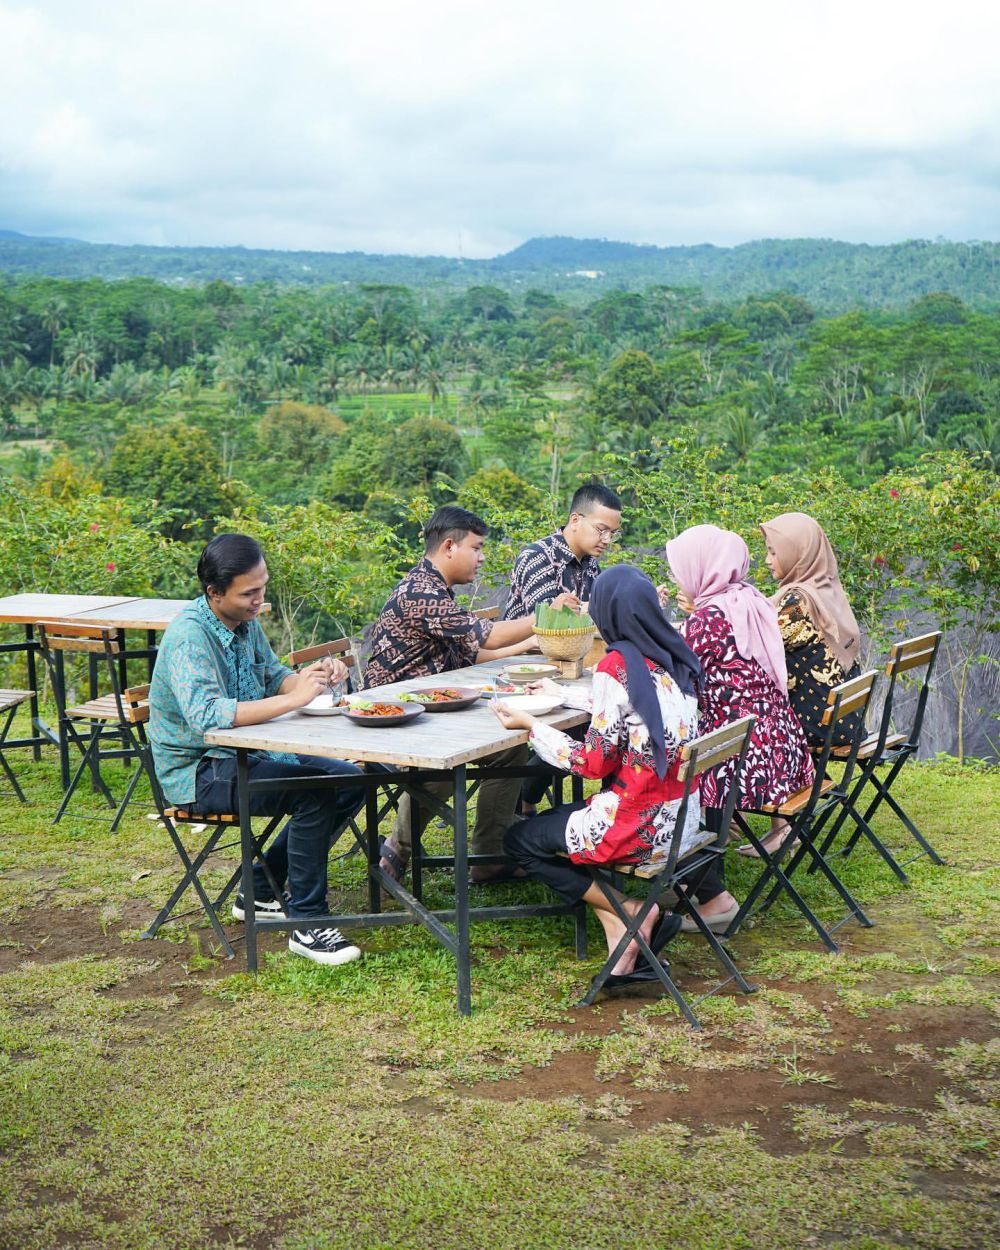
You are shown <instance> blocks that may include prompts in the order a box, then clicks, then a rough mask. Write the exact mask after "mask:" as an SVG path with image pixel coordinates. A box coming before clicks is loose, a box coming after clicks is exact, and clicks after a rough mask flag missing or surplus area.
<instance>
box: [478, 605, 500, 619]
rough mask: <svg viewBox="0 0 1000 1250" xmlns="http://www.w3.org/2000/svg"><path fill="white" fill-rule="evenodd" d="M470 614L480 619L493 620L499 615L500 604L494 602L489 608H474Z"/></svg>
mask: <svg viewBox="0 0 1000 1250" xmlns="http://www.w3.org/2000/svg"><path fill="white" fill-rule="evenodd" d="M472 615H473V616H475V617H477V618H478V619H479V620H481V621H495V620H496V619H497V617H498V616H499V615H500V605H499V604H497V603H495V604H493V606H492V607H490V608H476V610H475V611H474V612H473V613H472Z"/></svg>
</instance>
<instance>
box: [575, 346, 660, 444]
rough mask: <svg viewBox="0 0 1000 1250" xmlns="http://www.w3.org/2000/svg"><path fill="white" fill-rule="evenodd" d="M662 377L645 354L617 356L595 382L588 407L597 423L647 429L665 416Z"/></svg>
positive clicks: (631, 352)
mask: <svg viewBox="0 0 1000 1250" xmlns="http://www.w3.org/2000/svg"><path fill="white" fill-rule="evenodd" d="M664 391H665V387H664V383H663V376H662V374H661V373H660V370H659V369H658V368H657V367H656V365H655V364H654V363H653V361H652V360H651V359H650V358H649V356H647V354H646V353H645V352H639V351H626V352H622V353H621V355H619V356H616V357H615V359H614V360H613V361H612V362H611V365H610V367H609V368H608V369H607V370H606V371H605V372H604V373H603V374H601V376H600V377H599V378H598V380H597V384H596V386H595V387H594V389H593V392H592V395H591V407H592V409H593V411H594V414H595V416H597V417H598V418H599V419H600V420H603V421H610V422H612V423H614V424H617V425H626V426H648V425H652V423H653V422H654V421H656V420H658V419H659V418H661V417H664V416H666V403H665V394H664Z"/></svg>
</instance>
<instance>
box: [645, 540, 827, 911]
mask: <svg viewBox="0 0 1000 1250" xmlns="http://www.w3.org/2000/svg"><path fill="white" fill-rule="evenodd" d="M667 561H668V563H669V565H670V572H671V574H672V576H673V579H674V582H675V584H676V586H677V590H678V594H677V602H678V605H679V606H680V608H681V610H682V611H683V612H686V613H687V614H688V617H687V620H686V621H685V622H684V624H683V625H682V626H681V633H682V634H683V635H684V639H685V641H686V642H687V644H688V646H689V647H690V648H691V650H692V651H693V652H694V653H695V655H696V656H697V657H698V659H699V660H700V661H701V664H702V668H703V669H704V670H705V685H704V690H703V692H702V695H701V697H700V698H699V700H698V713H699V714H698V731H699V733H710V732H711V731H712V730H713V729H718V728H720V727H721V726H722V725H727V724H729V723H730V722H732V721H735V720H739V719H740V717H742V716H755V717H756V718H757V722H756V724H755V725H754V730H753V737H752V738H751V742H750V747H749V750H748V751H747V756H746V759H745V761H744V764H743V771H742V773H741V774H740V792H739V797H738V799H737V801H736V805H737V807H738V808H740V809H752V810H759V809H760V808H761V807H763V806H765V805H766V804H770V803H781V802H782V801H783V800H784V799H787V798H788V796H789V795H791V794H794V793H795V792H796V790H801V789H802V788H803V786H807V785H809V784H810V783H811V782H812V779H813V763H812V758H811V756H810V755H809V747H808V745H807V743H806V737H805V734H804V733H803V731H802V726H801V725H800V724H799V722H798V719H797V718H796V716H795V713H794V712H793V711H792V708H791V706H790V704H789V702H788V691H787V673H786V670H785V648H784V645H783V643H782V640H781V631H780V630H779V628H778V615H777V612H776V611H775V609H774V607H773V606H772V604H771V603H770V602H769V601H768V600H767V599H765V598H764V596H763V595H762V594H761V593H760V591H759V590H758V589H757V588H756V587H755V586H754V585H753V584H752V583H751V582H749V581H748V580H747V572H748V571H749V568H750V551H749V548H748V547H747V545H746V543H745V542H744V541H743V539H742V538H740V536H739V534H734V533H732V532H731V531H730V530H724V529H720V528H719V527H718V526H717V525H695V526H692V527H691V529H687V530H685V531H684V532H683V533H682V534H678V536H677V537H676V538H674V539H671V541H670V542H668V543H667ZM734 769H735V761H731V762H730V764H729V765H727V766H726V767H725V768H722V769H719V770H718V772H716V773H714V774H712V775H710V776H709V777H707V778H706V779H705V780H704V781H703V782H702V790H701V792H702V802H703V803H704V805H705V806H706V807H709V808H711V807H721V806H722V805H723V803H724V802H725V798H726V793H727V791H728V787H729V782H730V779H731V777H732V774H733V771H734ZM784 825H785V822H784V821H776V822H774V823H773V827H772V832H771V834H770V835H769V837H768V839H766V840H765V842H764V845H765V846H766V847H767V848H768V849H769V850H770V849H771V848H772V846H776V845H777V843H778V842H779V841H780V838H781V836H782V834H783V831H784ZM743 849H744V850H747V851H749V850H752V849H753V848H752V847H745V848H743ZM701 910H702V913H703V914H706V909H705V907H702V909H701Z"/></svg>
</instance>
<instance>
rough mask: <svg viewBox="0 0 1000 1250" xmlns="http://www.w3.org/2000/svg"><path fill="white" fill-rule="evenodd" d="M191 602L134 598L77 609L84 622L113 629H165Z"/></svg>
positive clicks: (81, 622) (76, 614) (77, 616)
mask: <svg viewBox="0 0 1000 1250" xmlns="http://www.w3.org/2000/svg"><path fill="white" fill-rule="evenodd" d="M190 602H191V600H190V599H131V600H129V601H127V602H125V603H119V604H98V605H97V606H95V607H93V608H89V609H88V610H87V611H86V612H74V613H73V616H74V619H78V620H79V622H80V624H81V625H107V626H108V627H109V628H111V629H166V628H167V626H168V625H169V624H170V622H171V621H172V620H174V619H175V618H176V617H177V616H179V615H180V613H181V612H182V611H183V610H184V609H185V608H186V607H187V606H188V604H189V603H190Z"/></svg>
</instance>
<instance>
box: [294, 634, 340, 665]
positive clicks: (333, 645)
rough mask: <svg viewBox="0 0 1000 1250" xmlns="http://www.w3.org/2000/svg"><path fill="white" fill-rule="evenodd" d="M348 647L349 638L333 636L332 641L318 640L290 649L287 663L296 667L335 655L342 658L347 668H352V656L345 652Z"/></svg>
mask: <svg viewBox="0 0 1000 1250" xmlns="http://www.w3.org/2000/svg"><path fill="white" fill-rule="evenodd" d="M350 649H351V640H350V638H335V639H333V641H332V642H318V643H316V645H315V646H312V647H302V648H300V649H299V650H298V651H292V652H291V654H290V655H289V657H288V663H289V664H290V665H291V666H292V668H298V666H299V665H300V664H312V663H313V662H314V661H315V660H325V659H326V658H327V656H336V657H338V658H340V659H342V660H343V661H344V663H345V664H346V665H347V667H348V668H354V667H355V659H354V656H353V655H348V654H347V653H348V652H349V651H350Z"/></svg>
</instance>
